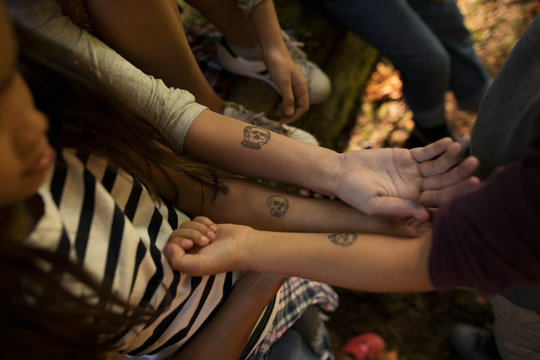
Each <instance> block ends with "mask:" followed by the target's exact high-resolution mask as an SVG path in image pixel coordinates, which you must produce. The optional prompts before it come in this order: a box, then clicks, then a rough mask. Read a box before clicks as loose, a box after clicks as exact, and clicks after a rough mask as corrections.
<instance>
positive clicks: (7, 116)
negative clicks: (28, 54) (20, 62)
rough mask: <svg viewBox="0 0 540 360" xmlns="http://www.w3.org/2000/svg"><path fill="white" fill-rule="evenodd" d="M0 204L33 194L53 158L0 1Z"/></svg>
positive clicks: (40, 115) (45, 130) (43, 121)
mask: <svg viewBox="0 0 540 360" xmlns="http://www.w3.org/2000/svg"><path fill="white" fill-rule="evenodd" d="M0 54H2V55H0V207H4V206H6V205H9V204H13V203H16V202H20V201H22V200H24V199H26V198H28V197H29V196H31V195H33V194H35V192H36V191H37V189H38V188H39V186H40V185H41V183H42V182H43V179H44V177H45V174H46V170H47V169H48V168H49V167H50V165H51V164H52V162H53V159H54V151H53V150H52V148H51V146H50V145H49V142H48V140H47V136H46V132H47V130H48V123H47V119H46V118H45V116H44V114H42V113H41V112H40V111H39V110H37V109H36V107H35V105H34V101H33V98H32V95H31V94H30V91H29V89H28V87H27V86H26V83H25V82H24V80H23V78H22V77H21V75H20V74H19V73H18V72H17V70H16V62H17V51H16V45H15V37H14V34H13V30H12V28H11V23H10V20H9V19H8V17H7V15H6V12H5V9H4V8H3V6H2V4H1V3H0Z"/></svg>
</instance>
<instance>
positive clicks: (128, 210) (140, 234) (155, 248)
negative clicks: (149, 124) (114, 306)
mask: <svg viewBox="0 0 540 360" xmlns="http://www.w3.org/2000/svg"><path fill="white" fill-rule="evenodd" d="M39 194H40V196H41V198H42V200H43V203H44V214H43V216H42V217H41V219H40V220H39V222H38V224H37V225H36V227H35V229H34V231H33V232H32V234H31V235H30V237H29V239H28V241H29V242H30V243H32V244H34V245H36V246H39V247H45V248H48V249H51V251H59V252H61V253H64V254H66V255H67V256H69V257H70V258H71V259H72V260H73V261H76V262H78V263H81V264H82V265H83V267H84V269H85V270H86V271H87V272H89V273H90V274H92V275H93V276H94V277H95V278H96V279H98V281H101V282H102V283H103V284H105V285H106V286H108V287H110V288H111V290H113V291H114V292H115V293H116V294H117V295H119V296H120V297H121V298H122V299H124V300H127V301H129V303H130V304H141V305H149V306H150V307H151V308H154V309H157V308H158V307H159V306H160V304H161V302H162V301H164V299H165V296H166V294H168V293H170V294H172V295H173V296H174V298H173V300H172V303H171V305H170V306H169V308H168V309H167V310H166V311H165V312H164V313H163V314H162V315H161V316H160V317H159V318H158V319H157V320H156V321H155V322H154V323H153V324H152V325H151V326H149V327H144V326H142V325H141V326H137V327H135V328H133V329H131V330H130V331H129V332H128V333H127V335H126V336H125V337H124V338H123V340H122V342H121V343H120V344H119V350H120V351H121V352H123V353H126V354H128V355H130V356H135V357H141V358H143V359H165V358H167V357H169V356H170V355H172V354H173V353H174V352H176V351H177V350H178V349H179V348H181V346H182V345H183V344H184V343H185V342H186V341H187V340H189V339H190V338H191V337H192V336H193V335H194V334H195V333H196V331H197V330H198V329H199V328H200V327H201V326H202V325H204V323H205V321H206V320H207V319H208V318H209V317H210V316H211V315H212V313H213V312H215V311H217V309H218V307H219V305H220V304H221V302H222V301H224V299H225V298H226V297H227V295H228V294H229V293H230V292H231V290H232V287H233V285H234V283H235V282H236V280H237V279H238V275H237V274H236V273H223V274H217V275H212V276H204V277H191V276H187V275H184V274H181V273H179V272H177V271H174V270H172V269H171V267H170V266H169V264H168V262H167V260H166V259H165V257H164V256H163V253H162V249H163V248H164V246H165V245H166V243H167V241H168V239H169V235H170V234H171V232H172V231H173V230H174V229H176V228H177V227H178V226H179V225H180V224H181V223H182V222H184V221H186V220H188V217H187V216H186V215H184V214H182V213H181V212H180V211H178V210H177V209H175V208H174V207H172V206H171V205H170V204H168V203H167V202H165V201H163V200H160V199H155V198H152V197H151V195H150V194H149V192H148V191H147V190H146V188H145V187H144V186H142V185H141V184H140V183H139V182H137V181H134V180H133V178H132V177H131V176H129V175H128V174H126V173H125V172H123V171H116V170H114V169H113V168H112V167H111V166H110V165H109V164H108V163H107V161H106V160H104V159H103V158H100V157H96V156H92V155H91V156H89V157H87V158H82V157H81V158H79V157H78V156H77V154H76V152H75V151H74V150H64V151H63V152H62V154H59V156H58V159H57V160H56V164H55V167H54V169H52V170H51V171H50V173H49V174H48V176H47V179H46V180H45V182H44V184H43V185H42V186H41V188H40V190H39ZM70 289H72V291H73V292H74V293H76V294H84V292H85V288H84V286H82V285H80V284H70ZM274 309H275V306H274V302H271V304H270V305H269V306H268V308H267V311H266V313H265V314H264V315H263V316H261V319H262V320H261V321H260V323H259V324H258V326H257V327H256V329H258V330H257V331H254V332H253V333H252V339H250V342H249V343H250V344H252V346H251V348H250V349H246V350H245V351H244V355H245V356H247V355H249V353H250V352H251V350H252V349H253V348H255V347H256V346H257V344H258V343H259V341H260V338H262V337H263V336H264V335H265V333H267V332H268V330H269V327H270V324H272V321H273V318H274V316H275V311H273V310H274Z"/></svg>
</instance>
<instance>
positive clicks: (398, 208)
mask: <svg viewBox="0 0 540 360" xmlns="http://www.w3.org/2000/svg"><path fill="white" fill-rule="evenodd" d="M367 213H368V214H369V215H381V216H396V217H405V218H407V217H414V218H416V219H418V220H421V221H427V220H428V219H429V213H428V211H427V210H426V209H425V208H424V207H423V206H422V205H420V204H418V203H416V202H414V201H410V200H405V199H400V198H395V197H386V196H379V197H376V198H373V199H372V200H371V201H370V202H369V208H368V211H367Z"/></svg>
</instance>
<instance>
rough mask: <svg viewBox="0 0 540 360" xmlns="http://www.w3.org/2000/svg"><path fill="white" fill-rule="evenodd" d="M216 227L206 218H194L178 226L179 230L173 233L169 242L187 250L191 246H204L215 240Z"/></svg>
mask: <svg viewBox="0 0 540 360" xmlns="http://www.w3.org/2000/svg"><path fill="white" fill-rule="evenodd" d="M216 231H217V225H216V224H214V223H213V222H212V221H211V220H210V219H208V218H207V217H202V216H199V217H196V218H194V219H193V220H192V221H186V222H184V223H183V224H182V225H180V229H177V230H175V231H173V233H172V234H171V237H170V241H171V242H173V243H175V244H176V245H178V246H180V247H182V248H183V249H184V250H189V249H191V248H192V247H193V245H194V244H195V245H198V246H206V245H208V244H209V243H210V242H211V241H212V240H214V239H215V238H216Z"/></svg>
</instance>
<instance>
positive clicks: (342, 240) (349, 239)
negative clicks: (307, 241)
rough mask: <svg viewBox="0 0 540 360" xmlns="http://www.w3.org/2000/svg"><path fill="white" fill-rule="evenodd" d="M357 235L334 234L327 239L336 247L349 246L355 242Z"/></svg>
mask: <svg viewBox="0 0 540 360" xmlns="http://www.w3.org/2000/svg"><path fill="white" fill-rule="evenodd" d="M357 236H358V235H356V234H351V233H334V234H330V235H328V239H329V240H330V241H331V242H333V243H334V244H336V245H338V246H343V247H347V246H351V245H352V244H354V242H355V241H356V238H357Z"/></svg>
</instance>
